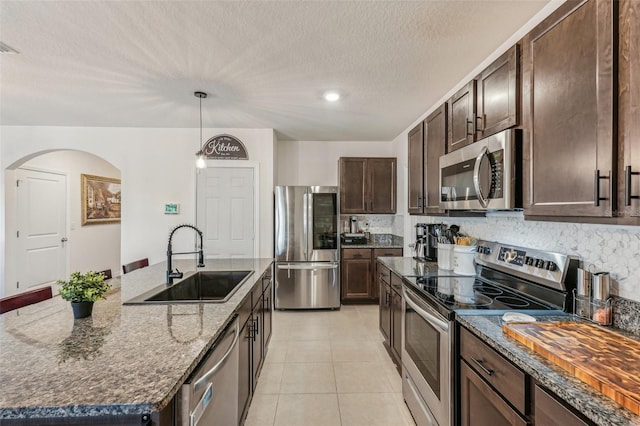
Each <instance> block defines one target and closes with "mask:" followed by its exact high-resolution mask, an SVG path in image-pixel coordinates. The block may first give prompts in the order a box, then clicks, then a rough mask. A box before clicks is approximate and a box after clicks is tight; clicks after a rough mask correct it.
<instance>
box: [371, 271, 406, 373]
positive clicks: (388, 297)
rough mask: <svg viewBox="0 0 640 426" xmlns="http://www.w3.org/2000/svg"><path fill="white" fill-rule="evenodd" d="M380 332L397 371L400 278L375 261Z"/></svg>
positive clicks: (400, 352) (398, 358)
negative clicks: (378, 294) (378, 292)
mask: <svg viewBox="0 0 640 426" xmlns="http://www.w3.org/2000/svg"><path fill="white" fill-rule="evenodd" d="M376 269H377V270H378V288H379V291H380V302H379V307H380V311H379V314H380V332H381V333H382V335H383V336H384V345H385V347H386V348H387V351H388V352H389V355H390V356H391V359H392V360H393V362H394V364H395V365H396V367H397V368H398V371H400V370H402V362H401V361H402V278H400V277H399V276H398V275H396V274H394V273H392V272H391V271H389V268H387V267H386V266H384V265H382V264H381V263H379V262H378V263H377V268H376Z"/></svg>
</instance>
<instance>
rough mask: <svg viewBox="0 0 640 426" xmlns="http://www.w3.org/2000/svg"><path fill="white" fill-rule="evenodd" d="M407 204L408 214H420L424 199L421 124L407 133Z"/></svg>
mask: <svg viewBox="0 0 640 426" xmlns="http://www.w3.org/2000/svg"><path fill="white" fill-rule="evenodd" d="M407 151H408V158H407V168H408V172H409V177H408V187H409V194H408V200H407V201H408V204H409V209H408V210H409V214H421V213H422V212H423V210H422V200H423V198H424V178H423V176H424V161H423V155H424V131H423V124H422V122H420V123H418V125H417V126H416V127H414V128H413V129H411V131H409V137H408V149H407Z"/></svg>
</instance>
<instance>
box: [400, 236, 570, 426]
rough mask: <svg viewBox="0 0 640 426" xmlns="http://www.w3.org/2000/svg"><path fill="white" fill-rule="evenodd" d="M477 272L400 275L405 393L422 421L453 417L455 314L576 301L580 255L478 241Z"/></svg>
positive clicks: (553, 309) (551, 307)
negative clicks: (575, 290) (574, 296)
mask: <svg viewBox="0 0 640 426" xmlns="http://www.w3.org/2000/svg"><path fill="white" fill-rule="evenodd" d="M475 263H476V275H475V276H464V275H457V274H454V273H452V272H445V271H442V270H438V271H435V270H433V271H429V273H427V274H424V275H422V276H415V277H404V278H403V296H404V299H403V307H404V308H403V318H402V319H403V324H402V330H403V336H402V337H403V339H402V341H403V343H402V344H403V348H402V366H403V368H402V379H403V383H402V393H403V396H404V399H405V401H406V403H407V406H408V407H409V409H410V410H411V413H412V415H413V417H414V419H415V420H416V423H417V425H418V426H423V425H432V424H438V425H440V426H449V425H452V424H453V423H454V407H455V404H454V403H453V402H454V401H453V395H454V389H455V383H456V382H455V378H454V372H455V353H456V348H455V342H456V341H457V338H456V326H455V323H454V320H455V316H456V315H501V314H503V313H504V312H506V311H514V310H515V311H521V312H525V313H529V314H531V315H540V314H547V315H558V314H564V313H565V312H569V310H570V307H571V306H572V304H573V300H572V296H573V294H572V289H573V287H574V286H575V282H576V270H577V267H578V259H577V258H576V257H574V256H569V255H564V254H560V253H554V252H548V251H542V250H536V249H530V248H524V247H518V246H513V245H507V244H501V243H496V242H491V241H479V242H478V247H477V253H476V257H475Z"/></svg>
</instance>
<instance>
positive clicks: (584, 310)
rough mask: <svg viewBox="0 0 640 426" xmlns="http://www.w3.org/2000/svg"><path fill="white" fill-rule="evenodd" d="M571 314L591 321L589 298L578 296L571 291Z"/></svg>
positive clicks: (574, 291)
mask: <svg viewBox="0 0 640 426" xmlns="http://www.w3.org/2000/svg"><path fill="white" fill-rule="evenodd" d="M573 313H574V314H576V315H577V316H579V317H580V318H584V319H588V320H591V298H590V297H589V296H579V295H578V294H577V293H576V290H575V289H574V290H573Z"/></svg>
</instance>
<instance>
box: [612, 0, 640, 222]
mask: <svg viewBox="0 0 640 426" xmlns="http://www.w3.org/2000/svg"><path fill="white" fill-rule="evenodd" d="M619 16H620V20H619V22H620V24H619V68H618V76H619V83H618V141H619V146H620V148H619V149H620V150H621V151H622V154H621V155H620V156H619V163H618V170H619V173H618V188H620V190H619V192H618V200H619V206H620V207H619V211H618V214H617V215H618V216H620V215H622V216H627V217H635V218H637V217H640V173H639V172H640V120H638V106H639V105H640V78H639V76H640V43H638V40H640V19H639V18H638V17H639V16H640V3H639V2H637V1H635V0H621V1H620V2H619ZM635 224H637V222H636V223H635Z"/></svg>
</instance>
